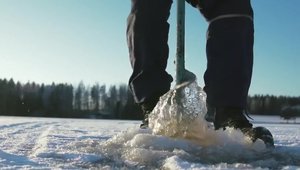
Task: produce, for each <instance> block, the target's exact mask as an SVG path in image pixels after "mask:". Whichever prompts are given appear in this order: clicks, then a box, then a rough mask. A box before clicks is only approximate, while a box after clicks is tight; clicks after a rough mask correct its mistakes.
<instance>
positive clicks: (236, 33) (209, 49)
mask: <svg viewBox="0 0 300 170" xmlns="http://www.w3.org/2000/svg"><path fill="white" fill-rule="evenodd" d="M253 34H254V26H253V21H252V20H251V19H249V18H246V17H233V18H224V19H220V20H216V21H214V22H212V23H210V25H209V27H208V33H207V44H206V54H207V69H206V72H205V74H204V80H205V87H204V90H205V92H206V93H207V103H208V105H209V106H211V107H235V108H241V109H245V108H246V106H247V97H248V90H249V86H250V83H251V77H252V67H253V42H254V35H253Z"/></svg>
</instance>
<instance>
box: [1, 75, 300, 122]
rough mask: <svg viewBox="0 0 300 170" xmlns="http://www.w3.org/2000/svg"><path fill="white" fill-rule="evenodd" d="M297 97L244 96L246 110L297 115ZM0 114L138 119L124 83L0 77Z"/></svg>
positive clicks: (290, 115) (287, 117) (299, 98)
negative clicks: (48, 81) (46, 81)
mask: <svg viewBox="0 0 300 170" xmlns="http://www.w3.org/2000/svg"><path fill="white" fill-rule="evenodd" d="M299 106H300V97H290V96H273V95H254V96H249V98H248V112H249V113H250V114H260V115H280V116H282V117H283V118H286V119H289V118H293V117H296V116H300V111H299V110H300V109H299ZM0 115H8V116H38V117H64V118H106V119H141V118H142V114H141V110H140V108H139V107H138V106H137V105H136V104H135V103H134V100H133V97H132V94H131V92H130V90H129V89H128V86H127V85H126V84H120V85H110V86H106V85H105V84H99V83H96V84H94V85H91V86H90V85H85V84H84V83H83V82H80V83H79V85H78V86H77V87H74V86H73V85H71V84H55V83H52V84H47V85H46V84H36V83H34V82H27V83H20V82H15V81H14V80H13V79H10V80H7V79H0Z"/></svg>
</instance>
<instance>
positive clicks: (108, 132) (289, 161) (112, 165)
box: [0, 116, 300, 170]
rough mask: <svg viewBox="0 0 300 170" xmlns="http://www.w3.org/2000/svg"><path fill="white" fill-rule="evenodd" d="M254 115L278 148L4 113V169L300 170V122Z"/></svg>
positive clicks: (0, 164)
mask: <svg viewBox="0 0 300 170" xmlns="http://www.w3.org/2000/svg"><path fill="white" fill-rule="evenodd" d="M254 119H255V120H256V122H254V125H255V126H265V127H267V128H268V129H269V130H270V131H271V132H272V133H273V136H274V139H275V149H273V150H268V149H265V148H261V145H260V144H259V143H258V144H257V143H255V144H254V145H257V146H251V147H249V146H244V145H242V144H237V143H235V142H234V141H235V140H236V139H234V138H232V141H229V142H228V141H227V142H225V143H224V145H217V146H206V147H204V146H199V145H197V144H194V143H192V142H191V141H188V140H184V139H172V138H168V137H164V136H159V135H153V134H152V133H151V130H140V129H139V124H140V122H139V121H119V120H85V119H54V118H23V117H0V168H1V169H17V168H22V169H27V168H28V169H91V168H99V169H120V168H124V169H150V168H151V169H154V168H157V169H162V168H165V169H172V170H173V169H261V168H267V169H268V168H269V169H300V125H299V124H297V123H296V124H292V123H291V124H286V123H285V121H283V120H281V119H279V117H261V116H259V117H257V116H255V117H254ZM268 122H271V123H268ZM298 122H299V120H298Z"/></svg>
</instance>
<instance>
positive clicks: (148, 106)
mask: <svg viewBox="0 0 300 170" xmlns="http://www.w3.org/2000/svg"><path fill="white" fill-rule="evenodd" d="M158 101H159V97H153V98H151V99H149V100H148V101H147V102H144V103H141V105H140V106H141V108H142V111H143V115H144V119H143V120H142V124H141V125H140V128H141V129H147V128H148V125H149V115H150V114H151V112H152V110H153V109H154V107H155V106H156V104H157V102H158Z"/></svg>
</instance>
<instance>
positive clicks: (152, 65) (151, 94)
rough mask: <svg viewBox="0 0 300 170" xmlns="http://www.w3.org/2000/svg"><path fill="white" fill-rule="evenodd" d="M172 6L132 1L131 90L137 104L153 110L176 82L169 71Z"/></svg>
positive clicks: (155, 0) (165, 1) (168, 1)
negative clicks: (169, 19)
mask: <svg viewBox="0 0 300 170" xmlns="http://www.w3.org/2000/svg"><path fill="white" fill-rule="evenodd" d="M171 5H172V0H132V9H131V13H130V15H129V17H128V20H127V22H128V25H127V41H128V48H129V54H130V61H131V65H132V68H133V73H132V75H131V77H130V79H129V86H130V89H131V91H132V93H133V96H134V99H135V101H136V103H139V104H143V103H152V104H150V105H151V107H152V105H155V104H156V101H157V100H158V98H159V97H160V96H161V95H163V94H164V93H166V92H167V91H168V90H169V89H170V85H171V82H172V80H173V79H172V77H171V75H169V74H168V73H167V72H166V71H165V69H166V66H167V59H168V53H169V48H168V44H167V42H168V32H169V24H168V22H167V20H168V18H169V15H170V8H171ZM153 107H154V106H153Z"/></svg>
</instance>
